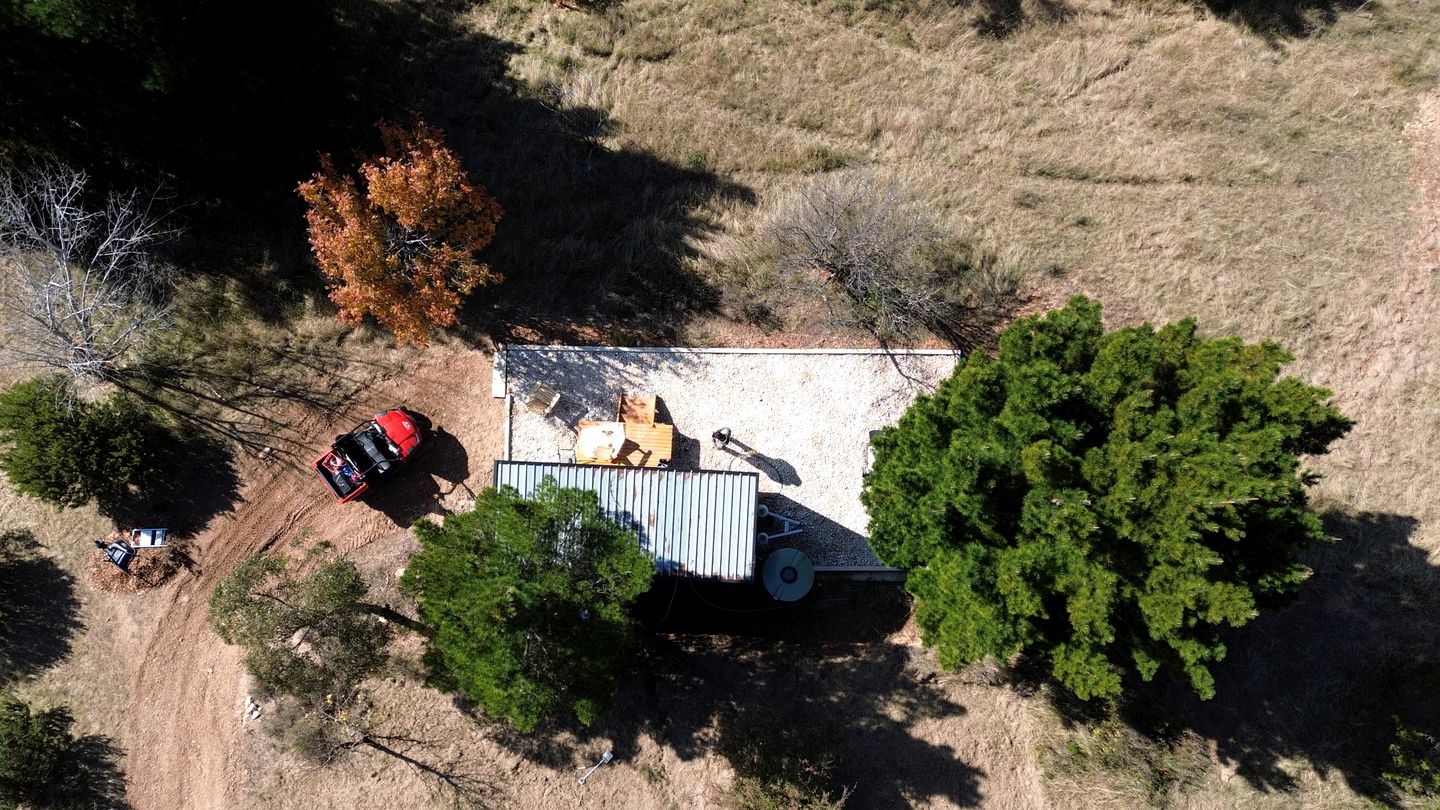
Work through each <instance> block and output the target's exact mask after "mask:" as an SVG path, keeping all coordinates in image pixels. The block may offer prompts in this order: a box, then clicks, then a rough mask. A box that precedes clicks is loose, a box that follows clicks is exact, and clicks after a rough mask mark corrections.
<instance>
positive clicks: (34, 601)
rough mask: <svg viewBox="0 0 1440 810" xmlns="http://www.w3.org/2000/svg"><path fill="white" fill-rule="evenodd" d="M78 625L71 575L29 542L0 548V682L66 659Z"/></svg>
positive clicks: (79, 622)
mask: <svg viewBox="0 0 1440 810" xmlns="http://www.w3.org/2000/svg"><path fill="white" fill-rule="evenodd" d="M81 629H83V624H82V623H81V621H80V600H79V599H77V598H76V596H75V578H74V577H72V576H71V575H70V574H69V572H67V571H65V570H64V569H63V568H61V567H60V566H59V565H58V564H57V563H56V562H55V561H54V560H52V559H50V558H49V557H47V556H44V555H43V554H41V553H39V552H37V551H35V550H34V549H33V548H15V549H5V548H0V686H3V685H5V684H7V683H9V682H11V681H14V680H18V679H21V678H25V677H27V676H30V675H34V674H36V673H38V672H40V671H42V670H44V669H47V668H49V667H52V666H54V665H56V664H58V663H60V662H61V661H63V660H65V658H66V657H68V656H69V655H70V644H71V640H72V639H73V638H74V637H75V635H76V634H77V633H79V632H80V630H81Z"/></svg>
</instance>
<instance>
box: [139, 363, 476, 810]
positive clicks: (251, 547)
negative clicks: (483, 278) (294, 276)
mask: <svg viewBox="0 0 1440 810" xmlns="http://www.w3.org/2000/svg"><path fill="white" fill-rule="evenodd" d="M396 404H403V405H406V406H408V407H410V408H412V409H414V410H417V411H418V412H420V413H421V414H423V415H424V416H426V417H428V418H429V419H430V421H431V423H432V436H431V444H432V446H430V447H427V448H426V452H425V453H423V454H422V455H420V456H417V458H416V459H415V461H414V462H413V466H412V467H411V468H410V469H407V470H405V471H404V472H402V473H401V474H399V475H398V476H397V478H396V479H395V480H393V481H390V482H388V483H387V486H386V489H385V490H383V491H380V492H377V496H378V497H374V498H371V499H370V502H369V503H365V502H357V503H350V504H344V505H341V504H336V503H335V502H334V499H333V498H331V497H330V495H329V493H328V492H326V490H325V489H324V487H323V485H322V484H321V483H320V482H319V481H317V480H315V479H314V477H313V475H312V474H311V473H310V471H309V470H308V469H307V468H306V467H305V464H306V463H307V461H308V460H309V459H310V458H313V457H314V455H317V454H318V453H319V452H320V451H321V449H322V448H323V447H324V446H325V445H326V443H327V439H328V438H329V437H330V436H332V435H333V434H334V433H336V432H338V431H340V430H343V429H348V427H350V426H353V424H355V423H358V421H360V420H362V419H364V418H366V417H367V416H368V415H369V414H371V413H373V412H374V411H376V410H378V409H380V408H384V407H388V406H392V405H396ZM503 418H504V410H503V407H502V406H501V404H499V401H497V400H494V399H492V398H491V397H490V359H489V356H488V355H486V354H483V353H481V352H477V351H466V350H453V349H432V350H431V351H430V352H428V353H426V354H425V355H423V356H422V357H421V359H420V360H419V361H418V362H416V363H413V364H410V365H409V366H408V367H406V368H404V369H403V372H402V371H401V370H399V369H392V370H389V371H387V372H384V376H383V377H382V378H381V379H380V380H378V381H377V382H375V383H374V384H373V385H372V386H370V387H369V388H368V390H367V393H366V394H365V395H364V396H361V397H359V398H358V399H357V401H356V402H354V403H353V405H352V407H350V408H348V409H347V411H346V413H345V414H344V415H342V416H340V417H338V418H336V419H334V420H333V422H327V420H326V419H324V418H323V417H320V416H317V415H313V414H312V415H308V416H304V417H302V418H300V419H298V420H296V421H295V422H294V423H293V425H292V427H293V430H294V431H295V433H296V435H300V436H305V437H307V439H306V441H307V442H308V441H311V438H310V437H313V444H310V445H308V446H304V447H303V448H302V449H299V450H296V451H295V452H294V453H293V454H291V455H290V456H289V457H288V458H286V459H285V460H283V461H275V462H272V463H269V464H266V463H263V462H260V461H256V460H246V461H244V462H242V463H241V470H240V472H241V475H242V476H243V478H244V480H245V482H246V483H245V486H244V487H243V489H242V501H241V503H239V504H237V505H236V507H235V509H234V511H233V512H232V513H230V514H228V515H225V516H223V517H220V518H216V519H215V520H213V521H211V524H210V525H209V526H208V527H207V528H206V530H205V532H204V533H202V534H201V535H200V536H199V537H198V538H196V548H197V552H198V554H197V556H198V563H199V569H200V573H199V575H198V576H192V577H184V578H182V579H181V580H180V581H178V582H176V583H173V584H171V585H169V586H167V587H166V588H165V589H164V590H163V591H161V592H159V593H154V594H152V595H151V598H152V599H153V600H154V601H155V603H156V607H155V609H156V610H158V611H161V613H162V614H163V615H161V616H160V617H159V620H158V622H157V624H156V628H157V629H156V630H155V632H154V634H153V635H152V636H151V637H150V638H149V639H147V640H145V642H144V645H143V649H142V650H140V651H139V652H138V658H137V660H136V661H134V662H132V665H131V667H130V677H129V684H128V687H129V688H128V690H127V691H128V696H129V697H128V700H129V703H128V706H127V709H126V718H127V726H126V732H125V748H126V750H127V751H128V752H129V754H128V762H127V772H128V774H129V781H130V789H129V796H130V800H131V802H132V803H133V804H134V806H135V807H136V808H138V810H152V809H153V810H170V809H171V808H174V809H175V810H180V808H185V810H191V808H222V807H239V806H244V804H245V803H244V801H243V799H242V792H243V785H242V784H241V782H242V779H241V774H240V773H239V770H238V762H239V751H240V736H241V733H242V724H241V712H242V709H243V705H244V701H245V686H246V677H245V673H244V668H243V666H242V664H241V656H240V653H239V650H237V649H236V648H233V647H228V646H226V645H225V644H224V643H223V642H221V641H220V639H219V638H218V637H217V636H216V635H215V633H214V632H213V631H211V629H210V627H209V623H208V619H207V615H206V601H207V599H208V597H209V594H210V590H211V589H212V588H213V587H214V585H215V583H216V582H217V581H218V580H219V579H221V578H222V577H224V576H225V575H226V574H227V573H228V572H229V571H230V570H232V569H233V568H234V567H235V565H236V564H237V563H238V562H239V561H240V560H241V559H243V558H244V557H246V556H248V555H250V554H253V553H256V552H259V551H262V550H265V549H267V548H270V547H271V546H273V545H275V544H277V543H283V542H286V541H288V540H290V539H291V538H293V537H296V536H297V535H300V534H301V533H307V532H308V533H309V537H308V539H310V540H313V541H315V542H319V541H320V540H328V541H330V542H331V543H333V544H334V545H335V547H336V548H338V549H339V550H340V551H341V552H343V553H348V552H351V551H354V550H355V549H357V548H360V547H362V546H366V545H369V544H372V543H376V542H385V541H386V540H387V539H393V538H397V537H400V536H403V534H404V532H405V529H406V527H407V526H408V524H409V521H410V520H411V519H413V518H415V517H418V516H421V515H425V514H437V513H443V511H444V510H447V509H450V508H454V507H455V506H457V505H460V504H463V503H465V502H466V501H468V500H470V499H471V498H473V494H472V493H473V492H474V490H475V488H477V487H481V486H485V485H486V484H488V483H489V478H490V474H491V464H490V462H491V460H492V459H494V458H496V457H497V454H498V453H499V451H500V447H501V446H502V443H503V437H502V436H501V435H500V433H501V431H502V430H503Z"/></svg>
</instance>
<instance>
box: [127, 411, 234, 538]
mask: <svg viewBox="0 0 1440 810" xmlns="http://www.w3.org/2000/svg"><path fill="white" fill-rule="evenodd" d="M167 441H169V442H171V443H170V444H169V445H168V446H167V447H166V448H165V450H164V452H163V453H162V456H161V463H160V465H159V467H158V468H157V469H156V470H155V471H154V472H153V473H152V474H151V475H150V477H149V478H148V480H147V481H146V483H145V485H144V486H142V487H140V488H138V489H137V490H136V491H135V492H132V493H131V494H130V495H129V496H126V497H124V498H121V499H119V500H114V501H107V502H105V503H101V504H100V512H101V514H103V515H105V516H106V517H108V518H110V519H111V520H113V521H115V523H116V524H117V525H119V526H121V527H128V528H141V527H164V528H167V529H169V530H170V531H171V533H172V534H173V535H175V536H176V537H177V538H189V537H194V536H195V535H197V534H199V533H200V532H202V531H204V529H205V527H206V526H207V525H209V523H210V521H211V520H212V519H214V518H215V517H217V516H219V515H222V514H225V513H227V512H231V511H234V509H235V506H236V504H238V503H239V502H240V474H239V472H238V471H236V469H235V457H234V454H233V452H232V451H231V450H230V448H229V447H227V446H225V445H224V444H221V443H220V442H219V441H217V440H216V439H214V438H212V437H210V436H206V435H202V434H199V433H195V432H187V433H180V434H177V435H174V436H171V437H168V438H167Z"/></svg>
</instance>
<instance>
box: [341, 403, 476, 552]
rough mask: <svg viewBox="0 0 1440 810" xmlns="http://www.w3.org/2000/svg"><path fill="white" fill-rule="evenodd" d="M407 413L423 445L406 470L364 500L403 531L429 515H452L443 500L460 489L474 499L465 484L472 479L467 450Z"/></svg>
mask: <svg viewBox="0 0 1440 810" xmlns="http://www.w3.org/2000/svg"><path fill="white" fill-rule="evenodd" d="M406 413H409V414H410V416H411V417H412V418H413V419H414V420H415V422H416V423H417V424H418V425H419V426H420V429H421V431H422V432H423V434H424V436H425V439H424V443H423V444H422V445H421V446H420V449H419V450H418V451H417V452H416V453H415V455H414V457H413V458H411V459H410V460H409V461H408V462H407V463H406V464H405V465H404V466H403V467H401V468H400V469H398V470H397V471H396V472H395V473H394V474H393V475H391V476H390V478H388V479H386V480H385V481H382V482H381V483H380V484H379V485H378V486H376V487H375V488H373V489H371V490H370V491H369V492H366V493H365V495H364V496H363V497H362V498H361V500H362V502H363V503H365V505H367V506H369V507H370V508H371V509H374V510H376V511H377V512H381V513H383V514H384V515H385V516H386V517H387V518H389V519H390V520H391V521H392V522H393V523H394V524H395V525H396V526H399V527H402V528H408V527H409V526H410V524H411V523H414V522H415V521H416V520H417V519H419V518H422V517H426V516H428V515H445V514H449V512H450V510H449V509H447V508H446V507H445V504H444V499H445V498H447V497H449V496H450V495H452V494H453V493H455V491H456V490H457V489H460V490H462V491H464V492H465V493H466V494H467V497H468V498H469V499H471V500H473V499H474V497H475V493H473V492H470V491H469V488H468V487H467V486H466V484H465V481H466V480H467V479H468V478H469V477H470V454H469V453H467V452H466V450H465V446H464V445H463V444H461V443H460V440H459V439H457V438H455V436H454V435H453V434H451V433H449V432H447V431H446V430H444V429H443V428H433V427H432V426H431V424H430V420H429V419H428V418H427V417H426V416H425V415H424V414H419V413H415V412H414V411H408V410H407V411H406Z"/></svg>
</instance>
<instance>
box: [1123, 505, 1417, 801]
mask: <svg viewBox="0 0 1440 810" xmlns="http://www.w3.org/2000/svg"><path fill="white" fill-rule="evenodd" d="M1326 524H1327V527H1328V529H1329V531H1330V533H1331V534H1333V535H1334V536H1336V537H1337V538H1338V541H1337V542H1336V543H1335V544H1334V545H1332V546H1328V547H1326V548H1322V549H1319V550H1317V551H1315V552H1314V553H1312V554H1311V555H1309V558H1308V560H1307V563H1308V564H1309V565H1310V566H1311V567H1312V568H1313V569H1314V571H1315V574H1314V576H1313V577H1312V578H1311V579H1310V581H1308V582H1306V583H1305V585H1304V586H1303V587H1302V589H1301V595H1300V597H1299V599H1298V601H1297V602H1296V603H1295V604H1293V605H1291V606H1290V607H1288V608H1284V609H1282V610H1279V611H1277V612H1274V613H1270V614H1267V615H1263V616H1262V617H1261V618H1259V619H1257V620H1256V621H1255V622H1253V623H1252V624H1251V625H1250V626H1249V627H1245V628H1242V629H1240V630H1238V631H1235V632H1234V633H1233V634H1232V635H1231V639H1230V640H1229V642H1228V644H1229V655H1228V656H1227V658H1226V660H1225V661H1224V662H1223V663H1222V664H1220V665H1219V666H1217V667H1215V668H1214V673H1215V681H1216V683H1215V690H1216V697H1215V698H1214V699H1212V700H1210V701H1201V700H1199V699H1197V698H1196V697H1195V696H1194V695H1193V693H1191V692H1189V690H1188V689H1186V688H1184V687H1182V686H1179V685H1177V684H1174V683H1173V682H1171V683H1163V684H1161V683H1157V684H1154V685H1150V686H1148V687H1139V688H1138V691H1137V693H1136V698H1135V699H1134V700H1131V701H1129V702H1128V703H1129V705H1128V706H1127V709H1128V713H1129V714H1130V715H1131V718H1130V719H1131V720H1132V721H1133V722H1134V723H1135V724H1136V727H1137V728H1140V729H1141V730H1142V731H1143V730H1146V729H1147V728H1151V727H1154V726H1156V725H1170V724H1178V725H1180V726H1183V727H1188V728H1191V729H1193V730H1194V731H1196V732H1197V733H1199V734H1200V735H1202V736H1204V737H1207V738H1210V739H1213V740H1215V741H1216V744H1217V749H1218V754H1219V757H1220V760H1221V762H1222V763H1223V764H1224V765H1225V766H1227V767H1229V768H1233V769H1234V770H1235V772H1236V773H1237V774H1238V776H1240V777H1242V778H1244V779H1245V780H1246V781H1248V782H1249V783H1250V784H1251V785H1253V786H1254V787H1256V788H1257V789H1259V790H1262V791H1267V792H1269V791H1286V790H1289V789H1291V788H1293V787H1295V786H1296V784H1297V776H1296V774H1295V773H1293V772H1292V771H1291V770H1288V769H1287V768H1286V767H1285V766H1284V764H1283V763H1284V761H1286V760H1300V761H1302V762H1304V763H1306V767H1309V768H1310V769H1312V770H1314V771H1315V772H1316V773H1318V774H1320V775H1321V776H1328V775H1330V774H1332V773H1338V774H1340V775H1341V776H1343V778H1344V780H1345V781H1346V783H1347V784H1349V785H1350V787H1351V788H1352V789H1354V790H1355V791H1356V792H1358V793H1360V794H1361V795H1363V796H1366V797H1368V798H1370V799H1373V800H1376V801H1382V802H1393V801H1395V799H1396V797H1395V796H1394V795H1393V793H1392V792H1391V789H1390V788H1389V786H1387V785H1386V784H1385V783H1383V782H1382V781H1381V780H1380V779H1379V773H1380V770H1381V768H1382V767H1383V765H1384V764H1385V762H1386V758H1387V746H1388V745H1389V743H1390V742H1391V741H1392V737H1393V733H1394V730H1395V724H1394V720H1393V719H1392V718H1394V717H1399V718H1400V719H1402V720H1403V721H1405V722H1406V723H1407V724H1410V725H1412V726H1416V727H1422V728H1428V729H1432V730H1433V729H1436V728H1440V647H1437V646H1436V641H1437V639H1440V568H1437V567H1436V566H1434V565H1432V564H1431V563H1430V562H1429V561H1428V559H1427V554H1426V552H1425V551H1424V550H1423V549H1421V548H1419V547H1416V546H1414V545H1412V544H1411V543H1410V542H1409V539H1410V536H1411V534H1412V533H1413V532H1414V530H1415V527H1416V525H1417V522H1416V520H1415V519H1414V518H1411V517H1408V516H1403V515H1391V514H1375V513H1367V514H1360V515H1345V514H1330V515H1327V516H1326ZM1157 680H1159V679H1157Z"/></svg>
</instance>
